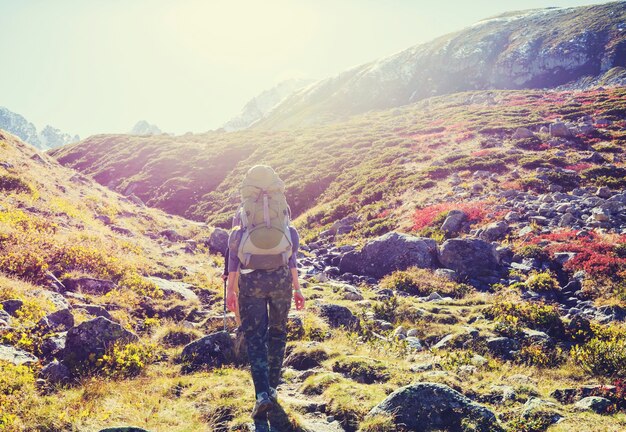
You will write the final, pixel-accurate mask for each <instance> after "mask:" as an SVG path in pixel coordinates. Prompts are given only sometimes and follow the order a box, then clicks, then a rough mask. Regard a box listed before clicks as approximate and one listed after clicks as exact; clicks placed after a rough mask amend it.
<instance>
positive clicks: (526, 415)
mask: <svg viewBox="0 0 626 432" xmlns="http://www.w3.org/2000/svg"><path fill="white" fill-rule="evenodd" d="M557 409H558V407H557V405H556V404H554V403H552V402H547V401H544V400H542V399H539V398H536V397H531V398H530V399H528V400H527V401H526V403H525V404H524V406H523V407H522V409H521V412H520V417H521V418H522V419H524V420H530V421H537V420H540V419H541V420H547V421H548V422H549V423H550V424H554V423H557V422H558V421H559V420H561V418H563V416H562V415H561V414H560V413H559V412H558V411H557Z"/></svg>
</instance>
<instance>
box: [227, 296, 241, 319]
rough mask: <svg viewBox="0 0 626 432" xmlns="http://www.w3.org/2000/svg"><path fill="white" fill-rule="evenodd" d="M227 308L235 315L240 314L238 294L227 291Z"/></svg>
mask: <svg viewBox="0 0 626 432" xmlns="http://www.w3.org/2000/svg"><path fill="white" fill-rule="evenodd" d="M226 306H227V307H228V309H229V310H230V311H231V312H234V313H235V315H236V314H237V313H238V312H239V299H238V298H237V293H236V292H234V291H231V290H228V291H226Z"/></svg>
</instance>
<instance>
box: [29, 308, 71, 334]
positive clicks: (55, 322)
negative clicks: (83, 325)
mask: <svg viewBox="0 0 626 432" xmlns="http://www.w3.org/2000/svg"><path fill="white" fill-rule="evenodd" d="M37 326H38V327H39V328H40V329H42V330H44V331H45V332H46V333H49V332H59V331H67V330H69V329H71V328H72V327H74V315H72V313H71V312H70V310H69V309H61V310H58V311H56V312H53V313H51V314H48V315H46V316H45V317H43V318H42V319H40V320H39V322H38V323H37Z"/></svg>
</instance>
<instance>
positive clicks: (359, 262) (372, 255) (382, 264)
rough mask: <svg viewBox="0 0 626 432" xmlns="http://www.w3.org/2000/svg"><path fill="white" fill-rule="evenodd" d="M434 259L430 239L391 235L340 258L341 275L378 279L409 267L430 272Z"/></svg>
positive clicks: (386, 235) (435, 245) (434, 253)
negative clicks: (347, 274)
mask: <svg viewBox="0 0 626 432" xmlns="http://www.w3.org/2000/svg"><path fill="white" fill-rule="evenodd" d="M436 259H437V243H436V242H435V241H434V240H433V239H429V238H421V237H414V236H410V235H407V234H400V233H397V232H390V233H387V234H385V235H383V236H380V237H378V238H376V239H374V240H372V241H370V242H368V243H367V244H366V245H365V246H364V247H363V249H362V250H361V251H359V252H356V251H352V252H348V253H347V254H345V255H344V256H343V257H342V258H341V262H340V264H339V268H340V271H341V273H348V272H349V273H353V274H358V275H368V276H373V277H376V278H380V277H383V276H385V275H386V274H389V273H391V272H393V271H395V270H404V269H406V268H408V267H411V266H417V267H420V268H431V267H434V266H435V263H436Z"/></svg>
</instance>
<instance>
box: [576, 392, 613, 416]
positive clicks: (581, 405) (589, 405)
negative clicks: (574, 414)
mask: <svg viewBox="0 0 626 432" xmlns="http://www.w3.org/2000/svg"><path fill="white" fill-rule="evenodd" d="M611 405H612V402H611V401H610V400H608V399H607V398H603V397H599V396H587V397H586V398H582V399H581V400H579V401H578V402H576V403H575V404H574V409H576V410H579V411H593V412H595V413H596V414H604V413H606V412H607V410H608V408H609V407H610V406H611Z"/></svg>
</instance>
